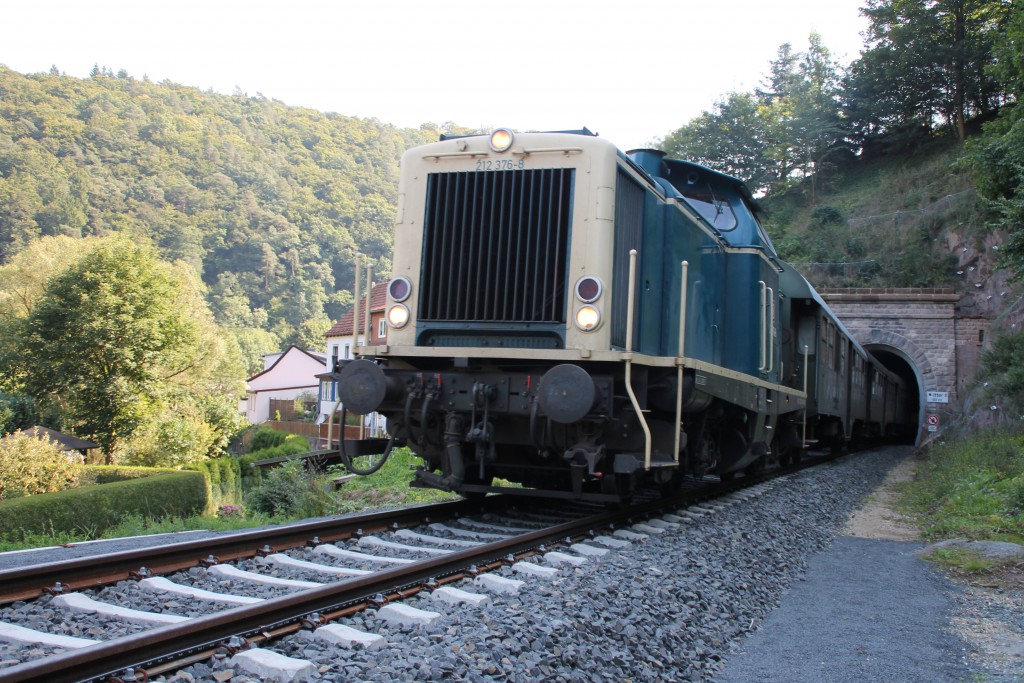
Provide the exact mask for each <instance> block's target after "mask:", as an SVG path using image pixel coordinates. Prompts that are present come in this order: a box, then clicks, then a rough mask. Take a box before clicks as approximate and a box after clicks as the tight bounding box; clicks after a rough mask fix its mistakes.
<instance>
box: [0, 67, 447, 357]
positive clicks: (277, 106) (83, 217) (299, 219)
mask: <svg viewBox="0 0 1024 683" xmlns="http://www.w3.org/2000/svg"><path fill="white" fill-rule="evenodd" d="M0 92H2V93H3V97H2V98H0V254H4V255H10V254H12V253H16V252H18V251H20V250H22V249H24V248H25V247H26V246H27V245H28V244H29V243H30V242H31V241H32V240H34V239H36V238H38V237H40V236H44V235H45V236H57V235H66V236H71V237H75V238H81V237H83V236H93V235H105V234H109V233H110V232H123V233H128V234H131V235H133V236H138V237H146V238H149V239H150V240H151V241H152V242H153V243H154V244H155V245H156V246H157V249H158V250H159V252H160V255H161V256H162V257H163V258H165V259H167V260H168V261H178V260H180V261H183V262H184V263H187V264H188V265H189V266H191V267H192V268H193V269H194V270H195V271H196V272H200V273H202V275H203V280H204V282H205V283H206V285H207V286H208V287H210V305H211V308H212V309H213V311H214V315H215V316H216V320H217V322H218V323H220V324H222V325H225V326H229V327H236V328H251V329H263V330H266V331H270V330H273V331H275V334H278V335H279V336H280V337H281V342H282V343H284V344H288V343H291V342H294V341H297V340H298V339H299V338H301V332H300V330H301V326H302V324H303V323H305V322H306V321H308V320H320V319H322V318H324V317H328V318H331V319H337V318H339V317H341V315H342V313H343V312H344V310H343V309H342V308H341V307H340V306H339V305H338V304H336V303H333V302H332V301H331V299H330V297H331V295H332V294H333V293H334V292H335V290H336V289H338V288H339V287H340V286H344V285H347V284H348V283H349V282H351V281H352V275H353V271H352V259H353V255H354V253H355V251H356V250H359V251H362V252H363V253H364V254H367V255H369V256H370V257H371V258H373V259H374V261H375V265H376V272H378V273H380V274H382V275H383V274H385V273H387V272H388V270H389V269H390V262H389V260H388V257H389V253H390V250H391V232H392V228H393V220H394V206H395V204H396V202H397V178H398V162H399V159H400V158H401V154H402V153H403V152H404V151H405V149H407V148H408V147H411V146H413V145H416V144H422V143H424V142H428V141H434V140H436V139H437V137H438V134H439V133H440V130H439V129H438V127H436V126H432V125H428V126H424V127H422V128H421V129H417V130H411V129H405V130H402V129H397V128H394V127H392V126H387V125H384V124H381V123H380V122H379V121H376V120H374V119H369V120H362V119H355V118H348V117H344V116H339V115H337V114H324V113H321V112H316V111H313V110H310V109H303V108H298V107H288V106H286V105H285V104H284V103H282V102H278V101H274V100H268V99H266V98H263V97H245V96H240V95H236V96H225V95H219V94H216V93H212V92H202V91H200V90H198V89H195V88H187V87H183V86H180V85H176V84H174V83H170V82H166V81H165V82H162V83H151V82H149V81H147V80H138V79H135V78H131V77H130V76H128V75H127V74H124V75H123V77H116V78H115V77H112V76H111V75H108V74H105V73H103V71H102V70H98V71H97V73H96V74H95V76H94V77H92V78H88V79H84V80H83V79H76V78H70V77H67V76H60V75H57V74H52V73H51V74H33V75H30V76H24V75H21V74H18V73H16V72H13V71H11V70H9V69H7V68H4V67H0Z"/></svg>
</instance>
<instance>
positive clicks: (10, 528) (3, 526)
mask: <svg viewBox="0 0 1024 683" xmlns="http://www.w3.org/2000/svg"><path fill="white" fill-rule="evenodd" d="M206 504H207V500H206V486H205V484H204V477H203V475H202V474H200V473H199V472H177V473H174V474H168V475H164V476H159V477H144V478H140V479H133V480H131V481H121V482H115V483H112V484H104V485H101V486H89V487H87V488H77V489H68V490H66V491H60V492H58V493H51V494H48V495H45V496H27V497H24V498H15V499H13V500H5V501H0V537H4V538H8V539H11V538H16V537H18V536H19V535H24V534H42V533H59V532H75V533H79V534H82V535H84V536H86V537H88V538H96V537H97V536H98V535H99V534H101V533H103V532H104V531H106V530H107V529H109V528H111V527H112V526H114V525H116V524H118V523H120V522H121V521H122V520H123V519H124V518H125V517H126V516H128V515H132V514H135V515H139V516H142V517H147V518H153V519H161V518H165V517H189V516H193V515H198V514H200V513H201V512H202V511H203V510H205V509H206Z"/></svg>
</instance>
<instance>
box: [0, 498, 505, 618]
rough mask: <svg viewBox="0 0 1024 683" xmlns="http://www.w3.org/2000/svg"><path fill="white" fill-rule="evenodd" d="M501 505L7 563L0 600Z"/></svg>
mask: <svg viewBox="0 0 1024 683" xmlns="http://www.w3.org/2000/svg"><path fill="white" fill-rule="evenodd" d="M507 505H508V501H507V499H501V498H498V497H490V498H485V499H483V500H477V501H469V500H458V501H452V502H448V503H438V504H435V505H419V506H415V507H409V508H403V509H401V510H389V511H385V512H373V513H369V514H364V515H354V516H351V517H342V518H335V519H328V520H318V521H315V522H302V523H298V524H289V525H287V526H282V527H274V528H271V529H260V530H255V531H243V532H238V533H234V532H231V533H230V534H229V535H225V536H223V537H216V538H205V539H201V540H195V541H183V542H178V543H168V544H166V545H160V546H151V547H148V548H140V549H138V550H125V551H120V552H116V553H111V554H109V555H101V556H92V557H81V558H76V559H72V560H61V561H59V562H50V563H44V564H36V565H30V566H26V567H18V568H15V569H7V570H3V571H0V605H4V604H7V603H10V602H14V601H16V600H31V599H34V598H37V597H39V596H41V595H43V594H44V593H46V592H47V591H49V590H51V589H52V588H53V587H54V586H56V584H57V583H60V585H61V586H62V587H63V588H65V589H70V590H79V589H82V588H93V587H96V586H100V585H106V584H110V583H114V582H116V581H120V580H123V579H127V578H131V577H132V575H133V574H134V573H136V572H138V570H139V569H140V568H142V567H146V568H147V569H148V570H150V571H151V572H152V573H154V574H166V573H170V572H175V571H181V570H184V569H190V568H192V567H195V566H198V565H199V564H201V563H202V562H204V561H205V560H206V559H207V558H208V557H210V556H211V555H212V556H214V557H215V558H216V559H217V560H218V561H221V562H224V561H228V560H237V559H242V558H248V557H253V556H255V555H256V554H258V553H259V551H260V549H261V548H262V547H263V546H264V545H269V546H271V548H272V549H274V550H283V549H287V548H294V547H298V546H302V545H305V544H306V543H308V542H310V541H311V540H312V539H314V538H320V539H321V540H323V541H337V540H344V539H347V538H351V537H352V536H353V535H357V534H358V531H359V530H360V529H361V530H363V531H364V532H373V531H382V530H385V529H393V528H401V527H403V526H414V525H418V524H422V523H423V519H424V517H430V518H432V519H446V518H451V517H455V516H458V515H465V514H475V513H479V512H481V510H486V509H487V508H488V507H492V506H493V507H504V506H507Z"/></svg>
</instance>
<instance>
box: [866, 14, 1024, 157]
mask: <svg viewBox="0 0 1024 683" xmlns="http://www.w3.org/2000/svg"><path fill="white" fill-rule="evenodd" d="M1011 7H1012V3H1011V2H1009V0H867V2H866V4H865V7H864V8H863V9H862V10H861V11H862V13H863V14H864V15H865V16H866V17H867V18H868V20H869V22H870V24H869V27H868V31H867V46H868V47H867V49H866V50H864V52H863V54H862V58H861V59H860V60H858V62H857V63H856V64H854V66H853V68H852V70H851V82H850V90H851V91H852V92H855V93H859V94H860V95H861V97H860V98H858V99H857V100H854V101H852V102H850V106H849V109H850V111H851V112H852V113H853V115H854V116H855V117H856V118H861V119H871V118H874V119H875V121H874V122H872V124H867V125H876V126H878V127H880V128H882V129H883V130H897V129H899V128H901V127H905V126H908V125H911V124H914V123H918V124H923V125H926V126H928V127H932V126H933V125H935V124H945V125H948V126H950V127H951V128H952V129H953V130H954V131H955V132H956V135H957V137H958V139H960V140H963V139H964V137H965V135H966V121H967V119H968V118H969V117H971V116H977V115H981V114H985V113H986V112H989V111H991V110H992V109H993V108H994V107H995V106H996V105H997V104H998V102H999V100H1000V97H1001V93H1000V90H999V85H998V82H997V81H996V80H995V78H994V77H993V76H992V74H991V73H990V72H989V71H988V70H987V67H988V66H990V65H991V64H992V63H993V62H994V58H993V52H992V44H993V40H994V39H995V38H996V37H997V36H998V34H999V30H1000V26H1001V24H1002V23H1003V22H1004V21H1005V17H1006V14H1007V12H1008V11H1010V8H1011ZM872 94H873V95H874V99H866V98H865V96H870V95H872ZM879 108H881V110H882V112H883V113H882V115H881V116H878V115H877V114H875V115H872V114H869V113H868V112H870V111H871V110H872V109H875V110H876V111H877V110H878V109H879Z"/></svg>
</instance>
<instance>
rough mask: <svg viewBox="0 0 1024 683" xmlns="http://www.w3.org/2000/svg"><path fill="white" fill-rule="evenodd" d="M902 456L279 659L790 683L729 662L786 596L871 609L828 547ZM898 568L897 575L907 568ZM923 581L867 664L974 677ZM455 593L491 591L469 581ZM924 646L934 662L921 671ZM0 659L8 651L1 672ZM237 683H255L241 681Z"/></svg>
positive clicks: (374, 667) (209, 666)
mask: <svg viewBox="0 0 1024 683" xmlns="http://www.w3.org/2000/svg"><path fill="white" fill-rule="evenodd" d="M908 453H909V449H908V448H903V449H898V448H886V449H880V450H876V451H871V452H867V453H861V454H858V455H854V456H849V457H847V458H844V459H843V460H841V461H839V462H836V463H832V464H826V465H823V466H819V467H816V468H813V469H811V470H807V471H804V472H801V473H799V474H795V475H790V476H789V477H788V478H786V479H783V480H778V481H777V482H776V483H775V484H773V485H772V486H771V487H769V488H767V489H765V490H764V491H763V492H762V493H761V494H760V495H757V496H754V497H750V498H749V499H748V500H737V501H736V502H735V504H733V505H731V506H728V507H724V508H722V509H718V510H712V511H709V512H707V513H703V515H704V516H703V517H700V518H696V517H684V521H682V522H680V523H679V525H680V526H679V527H678V528H670V527H669V528H663V529H662V530H663V533H661V534H653V533H652V534H649V535H648V536H647V538H646V540H634V541H631V547H629V548H623V549H619V550H613V551H611V552H610V553H609V554H608V555H606V556H605V557H603V558H601V559H600V561H597V560H591V561H588V562H587V563H586V564H583V565H580V566H572V565H568V564H564V565H562V566H560V567H559V568H558V573H557V575H556V576H555V577H554V578H553V579H552V580H538V579H532V578H528V577H524V576H523V575H521V574H513V572H512V569H511V567H504V568H503V569H501V570H500V574H501V575H502V576H504V577H506V578H509V579H512V578H518V579H525V580H526V583H525V585H524V587H523V588H522V589H521V590H520V591H519V592H518V593H514V594H505V593H497V592H494V593H489V597H490V601H489V602H488V603H487V604H484V605H482V606H467V605H462V606H453V605H443V604H442V603H440V602H439V601H436V600H433V599H431V598H430V596H426V595H422V594H421V596H417V597H414V598H412V599H410V600H408V601H406V604H408V605H409V606H411V607H416V608H418V609H423V610H435V611H440V612H442V614H443V616H442V617H441V618H440V619H439V620H437V621H436V622H434V623H432V624H430V625H426V626H397V625H393V624H391V623H389V622H387V621H385V620H383V619H380V618H377V616H376V615H375V612H374V610H369V611H367V612H362V613H359V614H357V615H355V616H354V617H351V618H348V619H345V620H343V621H341V622H339V623H341V624H343V625H345V626H349V627H352V628H356V629H359V630H360V631H365V632H368V633H373V634H378V635H380V636H383V637H384V638H385V640H386V645H384V646H383V647H381V648H379V649H373V650H367V649H362V648H358V647H357V648H356V649H341V648H338V647H336V646H333V645H331V644H330V643H329V642H326V641H325V640H322V639H315V638H313V637H312V635H311V634H310V633H303V634H300V635H298V636H295V637H291V638H288V639H285V640H282V641H278V642H276V643H274V644H272V645H271V646H270V647H271V649H273V650H275V651H276V652H278V653H280V654H283V655H285V656H288V657H293V658H297V659H302V660H306V661H310V662H313V663H314V664H315V665H316V670H315V671H314V672H312V673H310V674H309V675H308V678H307V679H306V680H310V681H325V682H327V681H329V682H335V681H413V680H461V681H535V680H546V681H580V682H583V681H588V682H589V681H626V680H630V681H634V682H639V681H711V680H713V679H715V680H717V677H719V676H721V677H722V678H721V681H722V682H723V683H725V682H726V681H738V680H790V679H788V678H787V677H786V676H785V675H784V674H785V672H783V675H782V676H781V677H779V678H777V679H774V678H767V677H766V678H758V677H757V676H756V675H755V677H753V678H749V677H747V678H744V677H743V674H742V673H741V674H740V677H739V678H736V677H733V678H728V677H727V676H729V675H730V666H729V664H730V662H731V661H732V660H734V659H735V660H737V661H739V654H740V651H741V650H744V649H748V648H749V646H750V645H751V644H752V643H754V642H755V640H754V639H753V638H751V639H748V636H750V635H751V634H756V633H757V632H758V631H759V630H760V629H765V628H766V624H773V623H775V622H772V621H768V622H766V618H767V617H768V615H769V613H771V612H772V610H773V608H775V607H776V606H778V605H779V603H780V601H781V600H782V598H783V597H786V599H787V601H788V600H789V596H788V595H787V592H788V591H790V590H791V589H792V590H793V593H794V594H796V593H797V592H799V591H804V592H805V593H807V596H806V599H807V600H810V601H814V600H820V601H822V604H825V603H827V602H828V601H836V600H840V601H850V602H851V603H856V602H857V601H858V600H860V599H861V598H864V597H870V599H872V600H874V598H873V597H871V596H863V595H858V594H856V592H853V593H851V592H850V591H851V590H852V589H851V588H850V587H849V586H843V585H840V584H841V583H842V582H843V581H844V578H843V576H841V575H840V574H838V573H837V574H835V575H830V574H829V573H828V567H827V565H826V566H825V573H824V574H822V573H821V566H819V565H820V556H816V554H817V553H819V552H820V551H822V550H824V549H826V548H828V547H829V546H830V545H831V544H832V543H833V540H834V538H835V537H836V535H837V534H838V533H839V531H840V530H841V529H842V527H843V524H844V523H845V521H846V520H847V518H848V516H849V515H850V513H851V512H852V511H853V510H854V509H855V508H856V507H858V506H859V504H860V503H861V501H862V498H863V497H864V496H865V495H866V494H868V493H870V492H871V491H873V490H874V489H875V487H877V486H878V485H879V483H880V482H881V481H882V479H883V478H884V476H885V474H886V472H887V471H888V470H889V468H890V467H891V466H893V465H894V464H896V463H897V462H898V461H899V460H901V459H902V458H903V457H906V456H907V454H908ZM680 514H682V513H680ZM636 521H637V522H640V521H641V520H636ZM839 547H841V548H843V549H844V550H845V555H843V556H842V562H843V563H845V564H846V565H848V570H849V572H850V574H851V576H854V575H856V574H857V571H858V570H857V566H858V563H859V561H860V557H859V555H858V552H857V548H856V547H855V546H854V547H847V544H846V541H843V542H842V543H840V544H839ZM552 550H555V549H552ZM557 550H559V551H562V552H570V551H568V550H567V549H561V548H560V549H557ZM896 555H898V557H897V558H896V559H897V560H898V561H899V562H905V561H907V558H906V557H904V555H903V554H900V553H896ZM809 563H810V564H811V568H812V572H816V573H815V576H816V577H817V578H816V579H815V580H814V581H804V577H805V571H806V570H807V569H808V565H809ZM865 571H870V572H875V573H877V572H883V573H884V572H887V571H890V568H889V567H888V566H872V567H865ZM924 571H926V572H931V570H930V569H925V570H924ZM819 574H820V576H818V575H819ZM929 576H930V577H931V578H929V579H928V581H924V582H922V581H910V582H905V581H902V580H899V579H898V578H895V577H894V578H895V580H898V581H899V587H898V589H897V588H894V590H898V592H899V593H900V595H901V596H903V597H904V598H905V597H907V596H908V594H909V596H910V597H913V595H914V594H916V593H920V596H921V599H922V601H923V602H922V603H921V604H925V603H928V604H929V609H932V610H933V614H934V619H932V620H931V621H928V620H921V619H912V618H909V617H910V616H911V615H905V614H902V615H901V614H896V615H892V616H893V617H894V621H893V624H894V626H893V627H894V628H895V629H896V630H895V631H893V632H890V633H889V634H887V635H884V636H883V637H885V638H887V639H888V642H887V643H885V647H882V646H881V645H879V646H878V647H879V648H880V649H877V650H873V651H872V652H874V653H879V656H880V657H883V658H886V659H887V660H888V664H887V666H886V668H885V672H886V678H885V680H906V681H915V680H931V681H959V680H965V679H968V678H969V675H970V674H969V672H968V671H967V670H966V668H965V667H964V666H963V664H962V663H961V662H960V660H959V659H958V656H957V655H963V652H962V651H961V648H963V647H964V646H963V645H962V644H961V643H960V642H959V641H957V640H956V639H955V638H952V637H948V638H947V637H944V636H943V635H942V633H941V631H942V628H943V623H942V622H943V620H944V619H945V615H944V613H943V609H944V607H943V605H941V604H931V603H929V600H931V599H932V598H933V597H934V596H935V595H936V594H941V593H942V592H943V591H952V590H954V589H953V588H952V585H951V584H946V583H943V580H942V579H941V578H939V577H938V575H937V574H933V573H930V574H929ZM876 578H877V574H876ZM869 585H873V584H869ZM794 586H796V587H795V588H794ZM455 587H458V588H462V589H464V590H469V591H473V592H483V591H482V589H481V588H479V587H477V586H474V585H472V584H471V583H469V582H463V583H461V584H457V585H455ZM945 602H946V603H948V602H949V601H948V600H947V601H945ZM812 605H813V602H812ZM168 611H170V610H168ZM878 616H879V615H878V614H877V613H875V612H873V611H871V610H870V609H868V610H854V609H851V610H849V612H845V613H843V614H842V615H841V616H840V617H837V619H839V620H840V621H841V620H842V619H843V618H845V619H847V622H846V623H830V624H828V628H830V629H836V630H839V629H843V628H847V629H850V628H854V629H860V628H862V629H864V630H865V632H870V631H872V628H873V622H874V620H875V619H876V618H877V617H878ZM902 617H908V618H902ZM773 618H775V617H774V615H773ZM826 618H827V617H826ZM773 628H774V626H773ZM76 630H77V629H76ZM81 630H85V631H87V630H88V629H81ZM818 636H819V634H818V633H816V632H814V631H813V630H810V631H806V632H803V633H801V634H800V636H799V637H800V638H801V639H802V641H803V642H796V643H788V645H787V646H788V647H791V648H793V649H795V650H797V651H804V652H806V654H807V657H809V658H814V659H816V660H817V664H816V667H817V668H816V669H815V674H816V675H818V676H819V678H818V680H877V679H873V678H872V677H871V675H870V674H871V672H867V673H868V674H869V675H867V676H861V677H854V678H849V677H847V678H842V676H849V675H850V674H851V673H856V672H857V671H858V667H861V666H862V665H863V655H861V654H859V653H857V652H856V651H846V650H843V649H841V648H839V649H836V650H834V651H833V650H830V651H827V652H825V651H821V650H820V649H818V648H819V646H820V644H821V643H820V642H819V638H818ZM921 643H926V644H927V645H928V647H929V648H931V649H929V650H928V651H927V652H924V653H923V655H924V656H923V657H922V656H921V655H922V652H921V650H920V649H919V646H920V644H921ZM2 652H3V651H2V648H0V658H2ZM932 664H934V666H932V668H928V667H929V666H931V665H932ZM755 666H757V665H755ZM230 669H232V667H231V665H230V660H229V659H227V658H222V659H219V658H215V659H213V660H210V661H208V662H205V663H202V664H197V665H194V666H192V667H190V668H188V669H186V670H185V671H183V672H181V673H179V674H175V675H168V676H166V677H162V678H157V679H155V680H163V681H186V680H193V681H203V682H205V681H215V680H224V676H225V674H226V673H227V672H228V670H230ZM862 670H863V669H862ZM922 676H925V677H922ZM928 676H930V677H928ZM230 680H231V681H232V683H247V682H251V681H254V680H256V679H254V678H252V677H251V676H250V675H246V674H245V673H244V672H243V671H241V670H238V669H235V670H234V671H233V677H232V678H231V679H230ZM793 680H796V679H793ZM799 680H804V679H799Z"/></svg>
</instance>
